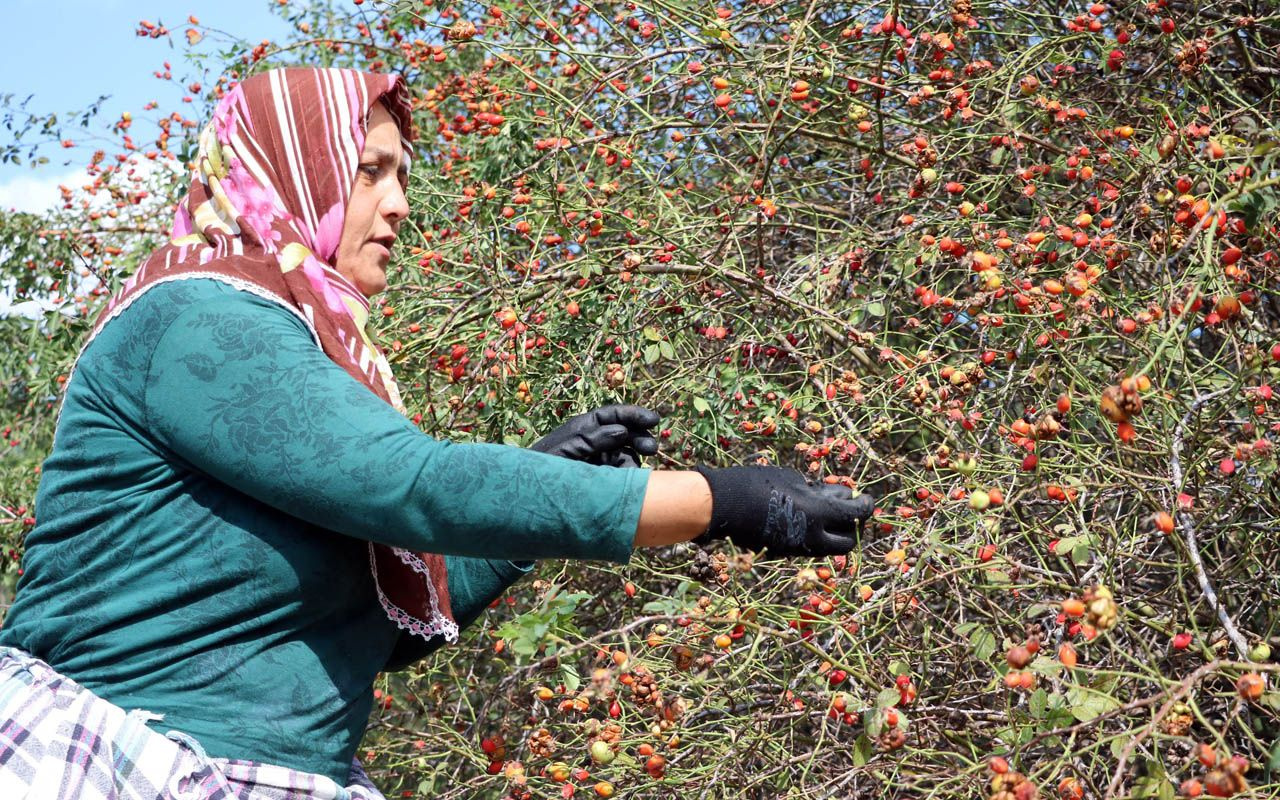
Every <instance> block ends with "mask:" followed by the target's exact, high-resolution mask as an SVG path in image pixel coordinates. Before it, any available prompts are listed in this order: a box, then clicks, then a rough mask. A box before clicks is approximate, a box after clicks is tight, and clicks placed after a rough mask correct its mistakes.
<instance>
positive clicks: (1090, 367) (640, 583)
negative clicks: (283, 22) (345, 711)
mask: <svg viewBox="0 0 1280 800" xmlns="http://www.w3.org/2000/svg"><path fill="white" fill-rule="evenodd" d="M279 13H281V14H283V15H285V16H286V17H287V18H288V19H289V20H290V21H291V22H293V23H294V26H295V30H296V36H295V37H293V38H292V39H291V40H289V41H281V42H262V43H254V42H242V41H238V40H236V39H234V37H228V36H226V35H225V34H222V33H220V32H219V31H218V30H217V29H216V28H213V27H207V26H205V25H203V24H202V23H201V22H200V21H199V20H196V19H194V18H192V19H190V20H187V21H186V22H184V23H182V24H179V25H175V26H173V27H172V29H170V28H168V27H166V26H165V25H164V24H162V23H160V22H157V21H144V22H142V23H141V24H140V25H139V28H138V33H139V35H141V36H149V37H152V38H157V39H167V40H170V41H173V42H174V43H175V44H177V45H179V46H180V47H181V48H182V49H181V52H183V53H184V56H183V59H182V60H181V62H180V63H179V64H178V66H177V68H176V69H177V71H178V72H179V73H183V72H184V71H185V72H187V73H191V74H192V75H194V76H195V77H187V76H185V75H184V76H183V77H179V78H174V77H173V72H172V70H173V69H175V68H174V67H171V65H169V64H168V63H166V65H165V69H164V70H162V71H158V72H157V76H158V77H160V78H161V79H163V80H172V81H174V82H176V83H179V84H181V85H183V86H185V87H186V88H187V90H189V91H190V92H191V93H192V94H193V95H194V98H193V100H195V102H196V109H188V110H187V111H185V112H183V113H179V112H162V111H161V110H160V109H147V110H145V111H144V112H142V113H141V114H140V115H139V117H138V118H137V119H133V118H130V119H121V120H117V121H113V122H112V123H110V128H109V132H110V134H111V135H112V136H114V137H115V140H116V143H115V147H116V150H117V151H118V152H117V153H113V154H108V153H107V152H106V151H98V152H97V153H95V154H94V155H93V156H92V158H91V159H90V161H91V164H92V173H93V174H94V175H95V184H94V185H93V186H91V187H89V191H87V192H82V191H80V190H79V189H76V190H75V191H72V190H71V189H69V190H68V192H67V204H66V207H65V208H64V209H62V210H60V211H57V212H54V213H51V214H50V215H48V216H47V217H39V218H36V217H31V216H29V215H8V216H7V217H5V218H4V222H3V228H0V232H2V234H3V237H4V238H3V239H0V241H3V242H4V245H3V247H4V248H6V251H5V252H6V262H5V272H6V275H8V276H10V278H11V279H14V280H16V281H17V282H18V283H17V286H18V291H19V295H20V297H31V298H42V299H44V300H45V301H48V302H50V303H52V304H55V305H59V306H60V307H61V308H62V309H63V310H64V312H65V313H62V314H59V313H56V312H51V313H48V314H46V315H45V316H44V317H43V319H42V320H41V321H39V322H29V321H25V320H18V319H10V320H8V321H6V322H4V323H3V324H4V326H5V327H4V329H3V330H4V332H5V335H6V336H7V337H8V339H9V342H8V345H9V346H8V347H6V348H5V350H4V352H5V355H4V356H3V357H4V359H5V368H6V372H5V377H6V380H7V388H8V391H7V394H6V395H5V397H4V402H5V404H6V405H5V409H6V411H5V413H6V415H7V417H8V419H7V420H6V421H5V422H4V425H5V429H4V434H5V436H6V438H7V439H8V441H9V443H10V444H11V446H10V447H9V449H8V451H7V452H6V454H5V457H4V458H3V459H0V474H2V475H3V479H2V480H3V482H2V483H0V491H2V492H3V498H0V499H2V500H3V503H4V504H5V507H6V512H5V515H4V516H5V517H7V519H5V520H4V523H5V524H4V527H3V531H4V536H5V542H6V550H7V562H6V563H7V567H6V570H7V573H6V576H7V585H8V587H9V589H8V590H11V588H12V585H13V583H14V581H15V580H16V576H17V574H18V572H19V570H20V563H21V542H22V534H23V532H24V531H25V530H27V529H29V527H30V526H31V525H32V524H34V513H35V512H34V511H33V509H32V497H33V495H34V487H35V482H36V480H37V479H38V465H39V462H40V460H41V459H42V458H43V456H44V455H45V454H46V453H47V451H48V448H49V446H50V444H51V437H52V414H53V408H54V403H55V402H56V398H57V392H58V387H59V385H60V383H61V381H63V380H64V376H65V374H66V370H67V368H68V366H69V364H70V360H71V358H72V357H73V356H74V353H75V350H76V346H77V341H78V337H80V336H82V335H83V333H84V330H85V314H86V313H89V314H92V312H93V309H94V308H95V307H96V304H97V303H98V302H100V298H101V295H102V293H103V292H104V291H105V289H104V288H103V286H102V285H96V284H94V283H93V281H92V280H90V281H89V282H88V283H82V282H81V279H83V278H85V277H88V278H90V279H93V278H95V276H96V277H97V278H100V279H101V280H102V281H105V285H106V286H107V287H111V286H114V285H117V284H118V282H119V281H121V280H122V279H123V278H124V277H125V276H127V274H128V270H129V269H130V268H131V267H132V266H133V265H134V264H136V262H137V258H138V255H139V254H140V253H143V252H145V251H146V248H148V247H150V246H152V245H153V244H154V243H155V241H156V237H157V236H159V235H162V234H163V231H164V227H165V219H164V217H163V216H161V215H159V214H158V213H157V212H156V209H157V208H160V207H163V206H164V204H165V203H166V202H171V198H172V197H173V196H174V191H175V183H174V178H173V174H172V173H170V172H167V171H164V170H155V169H145V168H144V167H145V164H144V162H146V161H148V160H150V161H153V162H156V163H165V162H166V161H173V162H176V163H179V164H180V163H181V160H182V158H183V157H184V156H189V154H190V153H191V152H192V147H193V136H194V131H195V126H196V124H197V122H196V121H194V120H196V119H200V118H202V114H203V115H207V112H208V110H209V108H210V107H211V105H212V103H214V102H215V101H216V99H217V97H219V96H220V95H221V94H222V92H224V91H225V90H226V88H227V87H228V86H229V85H230V83H231V82H232V81H234V80H235V79H236V78H237V77H240V76H243V75H244V74H247V73H249V72H252V71H256V70H260V69H264V68H267V67H271V66H278V65H285V64H293V63H304V64H333V65H343V66H358V67H361V68H365V69H374V70H396V71H399V72H401V73H402V74H404V75H405V76H406V77H407V78H408V80H409V81H410V84H411V85H412V86H413V88H414V91H415V94H416V98H417V99H416V110H417V118H416V123H417V126H418V129H419V131H420V137H419V142H418V150H417V153H416V155H415V161H414V173H413V180H412V185H411V190H410V194H411V202H412V205H413V207H414V213H413V216H412V218H411V219H410V220H409V221H408V222H407V223H406V225H405V227H404V228H403V230H402V236H401V243H400V245H399V248H398V250H399V252H398V254H397V255H396V258H395V261H394V265H393V269H392V273H393V274H392V276H391V283H392V286H393V288H392V290H391V291H389V292H388V293H387V294H386V295H385V296H384V297H382V298H380V299H379V301H378V307H379V309H380V312H381V313H380V316H379V317H378V321H379V322H378V327H379V329H380V333H381V336H382V341H383V342H384V343H385V347H386V349H387V352H388V356H389V358H390V359H391V360H392V362H393V364H394V366H395V369H396V371H397V374H398V375H399V377H400V380H401V383H402V385H403V386H404V387H405V389H406V394H407V397H408V404H409V406H410V410H411V412H412V413H413V415H414V416H413V418H414V420H415V422H417V423H418V424H420V425H421V427H422V429H423V430H424V431H426V432H428V433H430V434H432V435H434V436H438V437H442V438H449V439H454V440H457V441H474V440H480V441H505V442H507V443H510V444H515V445H527V444H529V443H530V442H531V441H533V439H534V438H536V436H538V435H539V434H540V433H541V432H544V431H546V430H548V429H549V428H551V427H552V426H554V425H555V424H556V422H557V421H558V420H560V419H562V418H563V417H564V416H566V415H570V414H573V413H577V412H580V411H582V410H586V409H588V408H590V407H594V406H597V405H600V404H605V403H609V402H634V403H642V404H645V405H648V406H650V407H652V408H654V409H656V410H658V411H660V412H661V413H662V414H663V417H664V419H663V422H662V426H661V441H662V445H663V446H662V452H660V453H659V455H658V456H657V457H656V458H655V459H654V460H653V463H652V464H650V466H653V467H654V468H659V469H661V468H684V467H690V466H692V465H695V464H718V465H729V464H736V463H743V462H746V461H749V460H756V459H762V460H765V461H767V462H769V463H775V464H782V465H787V466H791V467H794V468H796V469H799V470H802V471H804V472H806V473H807V474H809V475H810V476H812V478H813V479H814V480H823V481H827V482H838V483H843V484H846V485H848V486H850V487H851V488H853V489H857V490H861V491H869V492H872V493H874V494H875V495H876V496H877V497H878V498H879V509H878V512H877V515H876V517H875V518H874V519H873V520H872V522H871V523H870V524H869V525H868V526H867V528H866V530H865V531H864V533H863V536H862V539H861V543H860V546H859V548H858V549H856V550H855V551H854V552H852V553H851V554H849V556H848V557H840V558H834V559H828V560H820V561H818V560H813V561H782V560H778V559H776V558H772V557H770V556H769V554H768V553H757V554H753V553H747V552H736V551H735V550H734V549H733V548H732V546H729V545H723V546H718V547H717V548H716V549H714V550H711V551H703V550H701V549H699V548H697V547H695V546H678V547H673V548H666V549H662V550H652V551H641V552H637V553H636V554H635V555H634V557H633V558H632V561H631V563H630V564H628V565H626V566H625V567H617V566H611V565H604V564H598V563H585V564H584V563H565V562H554V561H550V562H545V563H543V564H541V565H540V566H539V568H538V570H537V572H536V575H535V576H534V577H533V578H528V579H525V580H523V581H522V582H520V583H518V584H517V585H516V586H514V587H513V588H512V590H511V591H510V593H509V594H508V596H506V597H505V598H503V599H501V600H499V601H498V602H497V603H495V605H494V606H493V607H492V609H491V610H489V611H488V612H486V615H485V617H484V618H483V619H482V620H480V621H479V622H478V623H477V624H476V625H475V626H474V627H473V628H471V629H470V630H469V631H468V633H467V634H466V635H465V636H464V641H463V642H462V644H461V645H460V646H457V647H450V648H446V649H444V650H442V651H441V652H439V653H438V654H437V655H436V656H435V657H433V658H431V659H428V660H427V661H425V662H423V663H421V664H419V665H418V666H417V667H415V668H414V669H411V670H409V671H406V672H403V673H399V674H394V675H385V676H382V677H380V678H379V681H378V683H377V686H376V687H374V688H373V691H374V692H375V696H376V698H377V700H378V703H377V706H376V710H375V713H374V716H373V718H372V720H371V724H370V729H369V733H368V736H367V738H366V741H365V743H364V746H363V748H362V756H363V758H364V759H365V761H366V764H367V766H368V767H369V768H370V770H371V771H372V773H373V774H374V775H375V777H376V779H377V780H378V781H379V782H380V785H381V786H382V787H383V788H384V790H385V791H386V792H387V794H388V796H404V797H416V796H429V797H457V798H462V797H477V796H483V797H508V796H509V797H515V798H524V797H530V798H532V797H554V796H557V795H559V796H563V797H571V796H575V795H576V796H601V797H609V796H614V795H615V794H616V796H619V797H637V798H640V797H655V798H657V797H708V798H711V797H760V798H765V797H782V796H786V797H791V796H804V797H845V796H868V797H895V798H896V797H901V798H919V797H926V796H936V797H972V798H991V799H992V800H1010V799H1011V798H1016V799H1017V800H1028V798H1032V797H1042V798H1051V797H1056V798H1065V799H1066V800H1072V799H1074V798H1085V797H1153V798H1171V797H1175V796H1187V797H1194V796H1200V795H1206V796H1233V795H1247V794H1249V793H1250V792H1252V793H1255V795H1254V796H1264V795H1268V794H1271V793H1274V792H1276V791H1277V790H1278V789H1280V776H1276V775H1275V774H1273V772H1274V771H1275V770H1277V769H1280V747H1278V746H1277V744H1276V741H1277V734H1278V733H1280V719H1278V718H1277V710H1278V709H1280V694H1278V693H1277V692H1276V691H1275V688H1274V684H1275V680H1276V672H1277V671H1278V670H1277V667H1276V666H1275V664H1274V663H1273V662H1272V660H1271V646H1272V645H1273V644H1275V641H1274V640H1275V639H1276V637H1277V635H1278V634H1280V630H1277V625H1278V622H1280V620H1278V619H1277V613H1276V611H1277V609H1276V603H1275V602H1274V598H1276V597H1277V596H1280V577H1278V576H1280V550H1278V548H1277V546H1276V544H1275V543H1274V541H1273V531H1274V530H1275V529H1276V527H1277V524H1278V522H1280V520H1277V514H1276V511H1275V509H1276V504H1277V500H1278V499H1280V498H1277V479H1276V477H1275V474H1276V454H1275V447H1276V436H1277V432H1280V416H1277V410H1278V409H1277V401H1275V400H1273V397H1272V395H1273V388H1272V381H1275V380H1276V379H1277V377H1278V376H1280V367H1278V362H1280V330H1278V329H1277V327H1278V323H1280V308H1278V306H1277V298H1276V295H1275V291H1274V289H1275V283H1276V276H1277V269H1280V265H1278V263H1277V228H1276V225H1277V208H1278V207H1280V203H1278V202H1277V200H1276V195H1275V185H1276V184H1277V183H1280V172H1277V169H1276V163H1275V162H1276V158H1277V154H1278V153H1280V151H1278V150H1276V147H1277V145H1278V144H1280V130H1277V129H1276V127H1275V125H1274V123H1273V120H1275V119H1276V112H1277V107H1276V106H1277V99H1276V98H1277V94H1276V88H1277V87H1276V81H1277V76H1280V14H1275V13H1270V6H1268V5H1267V4H1255V3H1250V2H1235V1H1234V0H1226V1H1225V2H1217V3H1185V2H1167V1H1166V0H1158V1H1157V2H1151V3H1145V2H1129V1H1128V0H1119V1H1118V2H1108V3H1093V4H1087V3H1076V2H1072V3H1065V4H1057V5H1055V4H1048V5H1046V4H1043V3H1036V2H1021V1H1019V0H1011V2H1005V3H988V2H973V1H972V0H951V1H950V2H939V3H920V2H878V3H853V4H847V3H834V2H827V1H826V0H812V2H804V3H797V2H786V1H785V0H776V1H775V2H768V1H767V0H766V1H763V2H738V1H737V0H725V1H724V2H723V3H721V4H720V5H714V4H691V3H679V2H670V3H665V2H569V3H551V4H548V3H532V4H531V3H527V2H515V1H514V0H495V1H494V2H492V3H485V4H477V3H460V4H454V5H448V6H443V7H442V6H439V5H435V4H433V3H431V2H429V1H428V2H400V3H378V2H374V0H364V2H361V0H354V3H351V2H341V3H339V2H335V3H332V4H328V5H317V6H313V7H307V8H300V7H299V6H298V4H297V3H290V2H286V1H285V0H280V2H279ZM196 110H199V111H200V112H201V114H197V113H195V111H196ZM140 120H144V121H145V122H143V123H142V124H144V125H151V126H153V127H155V132H154V136H152V134H151V132H150V129H148V131H149V132H147V133H145V134H143V133H141V132H139V131H131V126H133V125H134V124H135V123H137V122H139V121H140ZM131 135H132V136H133V137H134V138H132V139H131V138H129V137H130V136H131ZM144 136H145V137H146V138H145V140H144V138H143V137H144ZM54 138H57V136H55V137H54ZM135 140H136V141H135ZM67 144H68V146H71V147H78V145H75V143H74V142H68V143H67ZM140 165H142V166H140ZM95 285H96V286H97V288H96V289H95V288H87V289H83V290H82V291H81V290H80V287H84V286H88V287H93V286H95ZM73 286H75V287H77V288H76V289H73V288H72V287H73ZM73 291H79V294H78V295H74V294H72V292H73Z"/></svg>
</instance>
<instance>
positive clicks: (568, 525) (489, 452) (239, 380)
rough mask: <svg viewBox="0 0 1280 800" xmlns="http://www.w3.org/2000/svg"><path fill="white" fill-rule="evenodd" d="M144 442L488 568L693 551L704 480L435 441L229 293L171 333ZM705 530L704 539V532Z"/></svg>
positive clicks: (312, 514) (266, 494) (261, 494)
mask: <svg viewBox="0 0 1280 800" xmlns="http://www.w3.org/2000/svg"><path fill="white" fill-rule="evenodd" d="M156 335H157V340H156V341H155V343H154V345H150V343H142V342H140V343H139V346H149V345H150V346H153V347H154V349H153V352H152V359H151V361H150V364H149V366H148V368H147V376H146V390H145V396H144V400H143V409H144V414H143V416H144V420H143V424H142V428H143V431H142V433H143V434H144V435H146V436H147V437H148V438H149V439H150V441H151V442H152V445H153V446H154V447H156V448H158V449H160V450H161V451H163V452H166V453H167V454H168V457H170V458H171V459H172V460H174V461H176V462H178V463H180V464H185V465H186V466H188V467H190V468H191V469H192V470H193V471H196V472H198V473H202V474H204V475H208V476H210V477H212V478H214V479H216V480H219V481H221V482H223V483H225V484H228V485H230V486H232V487H233V488H236V489H237V490H239V491H241V492H243V493H245V494H246V495H249V496H250V497H253V498H255V499H257V500H259V501H261V502H263V503H267V504H269V505H271V506H273V507H276V508H279V509H281V510H283V511H285V512H287V513H289V514H291V515H293V516H296V517H299V518H301V519H304V520H307V521H309V522H312V523H314V524H316V525H318V526H321V527H324V528H328V529H330V530H335V531H339V532H341V533H345V534H347V535H350V536H354V537H357V538H361V539H368V540H372V541H378V542H382V543H385V544H391V545H396V546H400V547H405V548H408V549H412V550H418V551H426V552H435V553H441V554H446V555H458V556H468V557H475V558H493V559H513V560H530V559H538V558H583V559H604V560H611V561H615V562H618V563H626V562H627V560H628V559H629V558H630V555H631V552H632V549H633V548H634V547H635V546H637V545H639V546H653V545H659V544H663V543H670V542H674V541H681V540H685V539H691V538H693V537H695V536H697V535H698V534H699V533H700V532H701V529H705V527H706V522H707V520H708V519H709V517H708V516H707V508H708V504H709V494H708V493H707V492H706V489H705V481H704V480H703V479H702V478H701V477H700V476H698V475H697V474H695V473H683V474H682V475H681V476H679V477H663V478H659V479H658V481H657V482H656V483H655V484H654V490H653V493H652V495H651V494H650V492H649V487H648V484H649V481H650V478H651V477H652V476H653V475H654V474H655V473H653V472H652V470H648V469H616V468H612V467H600V466H592V465H590V464H584V463H581V462H576V461H571V460H569V459H563V458H557V457H555V456H551V455H547V454H543V453H537V452H533V451H531V450H527V449H521V448H514V447H506V446H502V445H495V444H457V443H453V442H449V441H445V440H437V439H434V438H432V437H430V436H428V435H426V434H424V433H423V432H421V431H419V430H418V429H417V428H415V427H414V426H413V425H412V423H410V422H409V421H408V420H407V419H405V418H404V417H403V416H402V415H401V414H399V413H398V412H396V411H395V410H394V409H393V408H391V407H390V406H389V405H388V404H386V403H385V402H383V401H382V400H380V399H378V398H377V397H376V396H375V395H374V394H373V393H372V392H370V391H369V390H368V389H367V388H366V387H364V386H362V385H360V383H359V382H357V381H356V380H355V379H353V378H352V377H351V376H350V375H348V374H347V373H346V372H345V371H344V370H343V369H342V368H341V367H339V366H338V365H337V364H335V363H333V362H332V361H331V360H330V359H329V358H328V357H327V356H325V355H324V353H323V352H321V351H320V350H319V348H317V347H316V346H315V344H314V342H313V341H312V340H311V337H310V334H309V333H308V332H307V330H306V327H305V326H304V325H303V324H302V323H301V321H300V320H298V319H296V318H295V317H294V316H293V315H291V314H289V313H288V312H286V311H284V310H283V309H280V308H279V307H277V306H275V305H274V304H272V303H270V302H269V301H266V300H263V299H261V298H258V297H256V296H254V295H251V294H249V293H247V292H240V291H236V290H234V289H230V288H227V290H226V291H224V292H221V293H220V294H219V295H218V296H217V297H215V298H213V299H209V300H206V301H204V302H201V303H200V304H199V305H197V306H193V307H191V308H189V309H187V310H185V311H184V312H182V313H181V314H179V315H178V316H177V317H176V318H174V320H173V322H172V323H171V324H170V325H169V326H168V327H167V328H166V329H164V330H163V331H157V332H156ZM699 526H701V528H699Z"/></svg>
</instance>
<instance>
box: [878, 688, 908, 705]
mask: <svg viewBox="0 0 1280 800" xmlns="http://www.w3.org/2000/svg"><path fill="white" fill-rule="evenodd" d="M901 699H902V693H901V692H899V691H898V690H897V689H893V688H889V689H881V690H880V693H879V694H877V695H876V708H878V709H885V708H893V707H894V706H896V705H897V704H898V701H899V700H901Z"/></svg>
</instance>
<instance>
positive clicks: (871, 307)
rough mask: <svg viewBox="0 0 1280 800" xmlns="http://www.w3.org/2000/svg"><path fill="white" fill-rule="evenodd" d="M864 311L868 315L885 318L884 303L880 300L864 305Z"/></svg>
mask: <svg viewBox="0 0 1280 800" xmlns="http://www.w3.org/2000/svg"><path fill="white" fill-rule="evenodd" d="M862 310H863V311H865V312H867V314H868V315H870V316H873V317H883V316H884V303H881V302H880V301H879V300H873V301H871V302H870V303H867V304H866V305H864V306H863V307H862Z"/></svg>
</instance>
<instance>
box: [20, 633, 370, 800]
mask: <svg viewBox="0 0 1280 800" xmlns="http://www.w3.org/2000/svg"><path fill="white" fill-rule="evenodd" d="M155 718H156V717H155V716H154V715H153V714H150V713H148V712H146V711H142V710H134V711H130V712H125V710H124V709H123V708H120V707H119V706H116V705H114V704H112V703H109V702H107V701H106V700H104V699H102V698H101V697H98V696H97V695H96V694H94V693H93V692H91V691H89V690H88V689H86V688H84V687H83V686H80V685H79V684H77V683H76V682H75V681H73V680H71V679H70V678H68V677H66V676H64V675H60V674H59V673H58V672H57V671H55V670H54V669H53V667H51V666H49V665H48V664H46V663H45V662H44V661H41V660H40V659H38V658H35V657H34V656H32V655H30V654H28V653H25V652H23V651H22V650H18V649H15V648H9V647H0V798H3V799H4V800H24V798H26V799H29V800H386V798H385V797H383V795H382V793H381V792H379V791H378V790H377V788H375V787H374V785H373V784H372V783H371V782H370V781H369V777H368V776H367V775H366V774H365V772H364V769H363V768H362V767H361V766H360V762H359V761H358V760H356V761H353V762H352V764H351V774H350V776H349V777H348V781H349V784H350V785H348V786H345V787H343V786H339V785H338V784H336V783H334V782H333V781H332V780H330V779H329V778H326V777H324V776H323V775H315V774H312V773H309V772H298V771H297V770H292V769H289V768H287V767H277V766H272V765H270V764H259V763H256V762H253V761H242V760H236V759H226V758H210V757H208V756H207V755H205V753H204V749H203V748H201V747H200V743H199V742H197V741H196V740H195V739H192V738H191V737H189V736H186V735H185V734H182V733H180V732H177V731H172V732H170V733H169V734H168V735H165V736H162V735H160V734H159V733H156V732H155V731H153V730H151V729H150V728H148V727H147V724H146V723H147V720H148V719H155Z"/></svg>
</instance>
